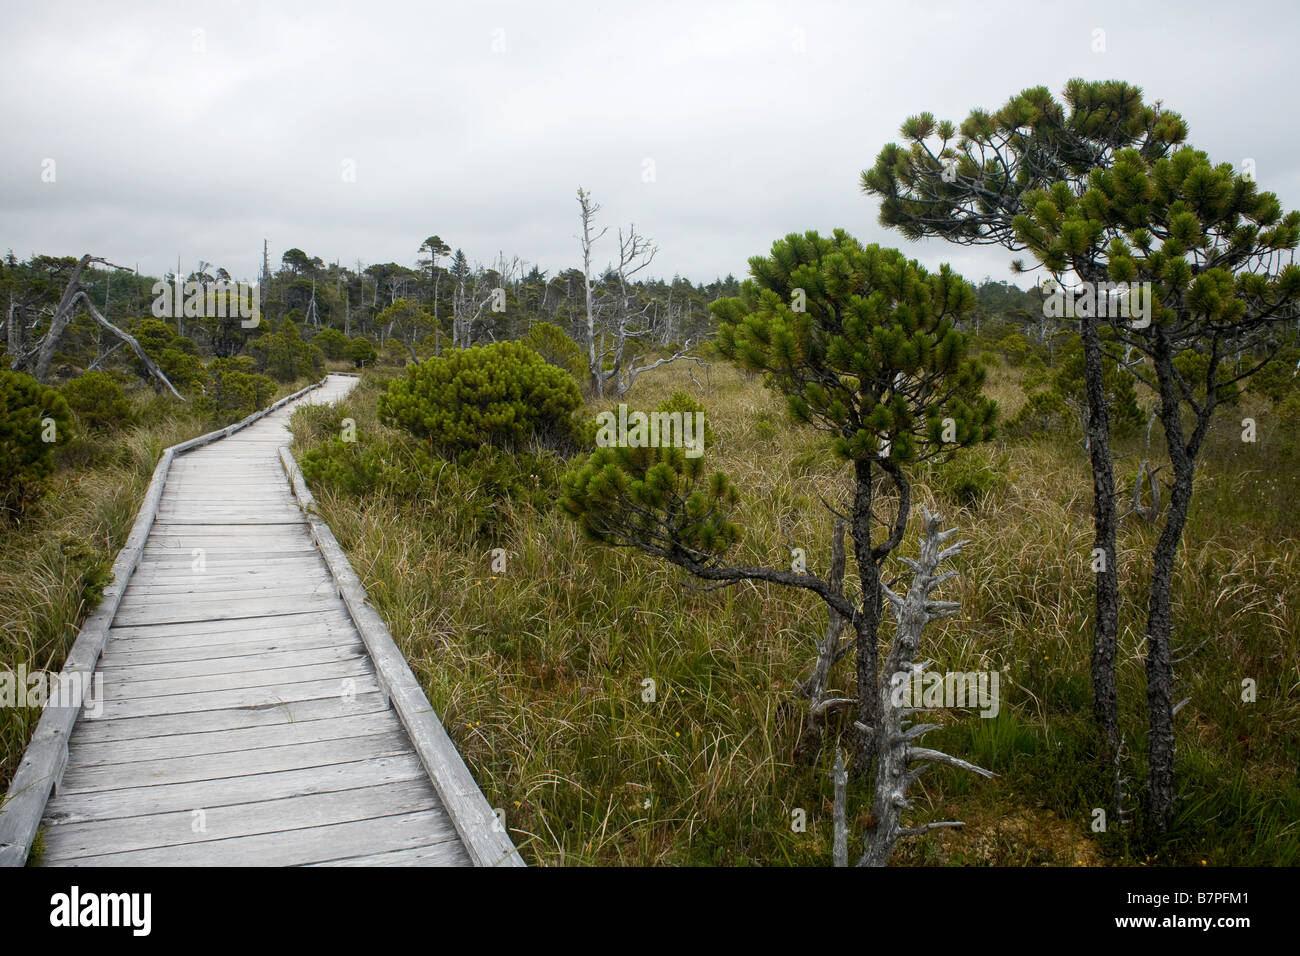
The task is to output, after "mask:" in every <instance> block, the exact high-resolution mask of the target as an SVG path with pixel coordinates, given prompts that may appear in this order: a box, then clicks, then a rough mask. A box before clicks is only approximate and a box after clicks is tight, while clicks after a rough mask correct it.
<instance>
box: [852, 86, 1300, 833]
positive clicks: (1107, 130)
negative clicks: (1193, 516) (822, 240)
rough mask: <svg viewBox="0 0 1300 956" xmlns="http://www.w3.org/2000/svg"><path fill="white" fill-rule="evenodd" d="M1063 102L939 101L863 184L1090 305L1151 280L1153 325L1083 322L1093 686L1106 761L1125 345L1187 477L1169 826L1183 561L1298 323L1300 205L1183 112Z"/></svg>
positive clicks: (1171, 515) (1127, 101) (1154, 735)
mask: <svg viewBox="0 0 1300 956" xmlns="http://www.w3.org/2000/svg"><path fill="white" fill-rule="evenodd" d="M1064 101H1065V102H1064V104H1061V103H1058V102H1057V101H1056V100H1054V99H1053V98H1052V96H1051V93H1050V92H1049V91H1048V90H1047V89H1046V88H1043V87H1037V88H1034V89H1030V90H1026V91H1025V92H1023V93H1021V94H1020V95H1019V96H1016V97H1013V98H1012V99H1011V100H1010V101H1009V102H1008V103H1007V104H1006V106H1004V107H1003V108H1002V109H1001V110H999V111H997V112H996V113H992V114H990V113H987V112H985V111H983V110H975V111H973V112H972V113H971V114H970V116H969V117H968V118H967V119H966V120H965V122H964V123H963V124H962V126H961V129H960V133H959V132H958V130H957V128H956V127H955V126H954V125H953V124H952V123H949V122H942V123H939V122H936V121H935V119H934V117H933V116H932V115H930V114H928V113H923V114H921V115H919V116H914V117H911V118H909V119H908V120H907V121H906V122H905V123H904V124H903V127H902V134H903V136H904V138H905V139H906V141H907V142H906V145H905V146H899V145H896V144H889V145H887V146H886V147H885V148H884V149H882V150H881V152H880V154H879V157H878V158H877V160H876V164H875V166H874V167H873V168H872V169H870V170H867V171H865V172H864V173H863V175H862V186H863V189H864V191H866V192H867V193H870V194H874V195H877V196H879V197H880V199H881V214H880V216H881V221H882V222H883V223H885V224H886V225H890V226H895V227H897V228H899V229H901V230H902V231H903V233H904V234H905V235H907V236H909V237H910V238H919V237H921V236H938V237H942V238H945V239H948V240H949V241H953V242H958V243H963V244H997V245H1002V246H1003V247H1005V248H1007V249H1009V250H1022V249H1027V250H1029V251H1030V252H1031V253H1032V254H1033V255H1034V256H1035V258H1036V259H1037V260H1038V262H1039V264H1040V265H1041V266H1042V267H1044V268H1045V269H1046V271H1047V272H1049V273H1050V274H1051V275H1052V276H1053V278H1054V279H1055V280H1056V281H1058V282H1063V283H1065V284H1066V285H1068V286H1071V287H1078V288H1084V289H1086V290H1088V291H1090V292H1091V293H1092V295H1093V299H1094V301H1099V294H1100V293H1101V292H1102V290H1104V289H1105V288H1106V286H1107V283H1146V282H1150V283H1151V284H1152V285H1151V296H1150V298H1151V301H1149V302H1148V303H1147V306H1148V308H1149V312H1150V314H1149V316H1148V318H1149V320H1150V321H1149V324H1146V325H1145V326H1144V325H1143V323H1141V322H1136V321H1133V319H1132V316H1131V315H1130V316H1128V317H1126V319H1125V321H1116V320H1115V318H1113V317H1107V316H1104V315H1098V314H1097V310H1095V309H1094V310H1092V311H1091V312H1090V313H1086V314H1085V313H1080V314H1079V315H1078V323H1079V325H1078V327H1079V332H1080V336H1081V340H1082V345H1083V352H1084V377H1085V386H1086V396H1087V404H1088V418H1087V433H1088V437H1089V454H1090V459H1091V464H1092V471H1093V515H1094V529H1095V541H1094V544H1095V547H1096V548H1097V549H1099V550H1100V551H1101V553H1102V554H1103V555H1104V557H1105V561H1104V563H1103V564H1102V565H1101V568H1100V570H1099V571H1098V573H1097V575H1096V617H1095V621H1094V633H1093V652H1092V680H1093V702H1094V710H1095V712H1096V716H1097V719H1098V722H1099V724H1100V726H1101V728H1102V730H1103V732H1104V735H1105V741H1106V745H1107V749H1108V751H1109V752H1108V753H1107V754H1106V755H1105V759H1106V762H1107V763H1109V762H1111V761H1112V760H1113V759H1114V754H1115V752H1116V750H1117V748H1118V743H1119V739H1118V738H1119V734H1118V718H1117V704H1116V690H1115V676H1114V666H1115V647H1116V635H1117V633H1118V615H1119V602H1118V594H1119V587H1118V575H1117V568H1116V549H1115V530H1116V491H1115V484H1114V465H1113V458H1112V454H1111V448H1110V423H1109V418H1108V413H1107V408H1106V400H1105V394H1106V382H1105V378H1104V371H1105V364H1106V363H1107V362H1123V361H1124V360H1125V358H1126V357H1127V356H1125V355H1124V354H1123V352H1122V351H1121V347H1122V348H1123V349H1126V350H1128V351H1130V352H1131V351H1132V350H1134V349H1136V350H1138V351H1140V353H1141V355H1140V361H1129V362H1128V363H1127V364H1128V367H1129V369H1130V370H1131V371H1132V372H1133V373H1134V374H1135V375H1138V376H1139V378H1140V379H1141V380H1142V381H1144V382H1145V383H1146V384H1148V385H1149V386H1150V387H1151V388H1152V389H1153V391H1154V393H1155V395H1156V403H1157V413H1158V416H1159V419H1160V421H1161V424H1162V426H1163V429H1164V433H1165V442H1166V446H1167V448H1168V452H1169V457H1170V464H1171V470H1172V473H1173V481H1172V488H1171V495H1170V507H1169V512H1168V515H1167V517H1166V520H1165V524H1164V526H1163V528H1162V530H1161V534H1160V538H1159V540H1158V542H1157V544H1156V547H1155V549H1154V551H1153V553H1152V575H1151V587H1150V591H1149V597H1148V609H1147V627H1146V636H1147V655H1148V656H1147V698H1148V719H1149V730H1150V735H1149V746H1150V753H1149V775H1148V810H1149V822H1150V824H1151V825H1152V827H1153V828H1154V830H1155V831H1156V832H1163V831H1164V830H1166V829H1167V828H1168V826H1169V824H1170V821H1171V816H1172V809H1173V793H1174V790H1173V754H1174V736H1173V714H1174V712H1175V709H1176V708H1175V706H1174V703H1173V673H1172V664H1171V653H1170V640H1171V633H1172V621H1171V617H1170V607H1171V601H1170V590H1171V586H1172V573H1173V559H1174V555H1175V553H1176V551H1177V547H1178V543H1179V540H1180V539H1181V535H1182V531H1183V528H1184V526H1185V524H1186V519H1187V511H1188V507H1189V505H1190V502H1191V498H1192V488H1193V479H1194V475H1195V469H1196V462H1197V458H1198V457H1199V455H1200V454H1201V452H1202V451H1203V449H1204V441H1205V438H1206V436H1207V434H1208V431H1209V427H1210V424H1211V420H1212V418H1213V414H1214V411H1215V409H1216V408H1217V407H1218V405H1219V404H1220V401H1221V399H1222V397H1223V395H1224V394H1225V392H1226V391H1227V389H1229V388H1231V387H1232V386H1233V385H1234V384H1235V383H1236V382H1238V381H1240V380H1242V379H1243V378H1245V377H1247V376H1248V375H1250V374H1251V373H1252V372H1253V371H1254V369H1255V368H1258V367H1259V366H1260V365H1261V364H1263V361H1265V360H1267V358H1268V355H1269V351H1270V349H1271V348H1272V347H1273V345H1272V343H1273V342H1274V341H1275V340H1276V330H1277V326H1278V323H1280V322H1284V321H1286V320H1288V319H1292V318H1294V317H1295V314H1296V312H1295V308H1296V302H1297V296H1298V294H1300V270H1297V269H1296V267H1295V266H1294V265H1292V264H1290V263H1289V262H1287V263H1286V264H1284V262H1283V260H1284V258H1287V259H1289V257H1290V254H1291V253H1292V252H1293V250H1294V249H1295V247H1296V245H1297V239H1298V237H1300V214H1297V213H1294V212H1292V213H1289V214H1287V215H1285V216H1284V215H1283V214H1282V211H1281V207H1280V205H1279V203H1278V201H1277V197H1276V196H1274V195H1273V194H1272V193H1263V192H1259V191H1258V190H1257V188H1256V186H1255V183H1254V182H1253V178H1252V177H1251V176H1247V175H1243V174H1241V173H1238V172H1235V171H1234V170H1233V168H1232V167H1231V166H1229V165H1219V166H1213V165H1211V164H1210V162H1209V160H1208V158H1207V157H1206V155H1205V153H1203V152H1200V151H1198V150H1194V149H1191V148H1189V147H1180V144H1181V143H1183V142H1184V141H1185V140H1186V138H1187V125H1186V123H1185V122H1184V121H1183V119H1182V117H1181V116H1179V115H1178V114H1176V113H1173V112H1170V111H1167V110H1165V109H1163V108H1162V107H1161V105H1160V104H1159V103H1157V104H1154V105H1146V104H1144V103H1143V100H1142V94H1141V91H1140V90H1139V89H1138V88H1137V87H1134V86H1131V85H1129V84H1127V83H1123V82H1119V81H1105V82H1091V83H1090V82H1085V81H1083V80H1071V81H1070V82H1069V83H1068V84H1067V85H1066V88H1065V92H1064ZM1111 316H1114V313H1113V312H1112V313H1111ZM1103 333H1104V335H1103ZM1110 343H1113V345H1112V344H1110ZM1252 350H1254V355H1255V360H1254V361H1252V362H1247V363H1246V365H1245V367H1244V368H1240V369H1239V368H1237V367H1235V366H1234V367H1233V368H1232V369H1231V370H1229V369H1228V368H1227V367H1226V366H1225V361H1224V360H1225V358H1226V357H1227V356H1228V355H1229V354H1234V355H1235V354H1238V353H1239V352H1242V351H1244V352H1247V353H1250V352H1251V351H1252ZM1185 408H1187V409H1190V410H1191V412H1192V419H1193V421H1192V424H1191V428H1190V431H1189V430H1188V428H1187V426H1186V425H1185V424H1184V420H1183V413H1184V409H1185Z"/></svg>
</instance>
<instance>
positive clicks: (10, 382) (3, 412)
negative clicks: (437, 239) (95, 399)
mask: <svg viewBox="0 0 1300 956" xmlns="http://www.w3.org/2000/svg"><path fill="white" fill-rule="evenodd" d="M71 434H72V410H71V409H70V408H68V403H67V401H66V400H65V399H64V397H63V396H62V395H61V394H59V392H58V390H57V389H53V388H50V387H49V386H46V385H41V384H40V383H39V382H37V381H36V379H34V378H32V377H31V376H30V375H27V374H26V373H24V372H10V371H7V370H6V371H0V514H2V515H3V516H5V517H6V518H17V517H21V516H22V515H23V514H24V513H25V512H26V511H27V510H28V508H30V506H31V505H32V504H33V503H35V501H36V500H37V499H38V498H40V496H41V495H42V494H43V493H44V491H45V489H46V487H47V486H48V482H49V477H50V475H51V474H52V473H53V471H54V455H53V451H54V446H55V445H56V444H58V443H60V442H63V441H66V440H67V439H68V438H70V437H71ZM47 438H52V439H53V440H52V441H47V440H45V439H47Z"/></svg>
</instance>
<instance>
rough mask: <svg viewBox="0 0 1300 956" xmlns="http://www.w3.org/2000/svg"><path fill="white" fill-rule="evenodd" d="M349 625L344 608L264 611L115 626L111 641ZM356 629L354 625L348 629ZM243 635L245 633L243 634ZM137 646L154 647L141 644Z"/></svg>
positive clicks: (177, 640)
mask: <svg viewBox="0 0 1300 956" xmlns="http://www.w3.org/2000/svg"><path fill="white" fill-rule="evenodd" d="M335 627H343V628H345V629H348V628H351V622H350V621H348V620H347V619H346V611H345V610H334V609H331V610H327V611H308V612H298V613H294V614H264V615H262V616H261V617H256V618H248V619H245V620H234V621H229V620H220V621H190V622H187V623H181V624H137V625H135V626H133V627H114V628H113V630H112V635H111V638H110V639H111V640H112V641H114V642H117V641H132V642H134V641H141V642H143V641H149V640H156V639H159V638H166V639H167V640H168V641H169V646H172V647H190V646H194V645H198V644H221V643H225V642H226V640H231V641H233V640H244V639H247V640H258V639H260V638H261V637H262V636H263V635H262V633H261V632H264V631H278V632H284V633H285V634H289V635H302V634H314V633H316V632H317V630H318V629H325V628H335ZM351 629H352V630H353V631H354V632H355V628H351ZM243 635H247V637H244V636H243ZM139 646H140V647H149V646H153V645H150V644H143V643H142V644H140V645H139Z"/></svg>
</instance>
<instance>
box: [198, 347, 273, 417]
mask: <svg viewBox="0 0 1300 956" xmlns="http://www.w3.org/2000/svg"><path fill="white" fill-rule="evenodd" d="M251 364H252V363H251V362H249V361H248V360H247V359H246V358H244V357H243V356H240V357H238V358H219V359H213V360H212V362H211V363H210V364H209V365H208V369H207V375H208V384H207V387H206V390H205V391H204V393H203V395H201V396H200V397H199V398H197V399H196V400H195V406H196V407H197V408H198V409H199V411H200V412H202V413H203V414H204V415H206V416H207V417H209V418H215V419H219V420H224V421H229V420H231V419H238V418H246V417H248V416H249V415H251V414H253V412H255V411H257V410H258V409H262V408H265V407H266V406H267V405H269V404H271V401H272V400H273V399H274V398H275V393H276V384H275V382H274V381H272V380H271V379H270V378H268V377H267V376H265V375H259V374H257V373H255V372H249V371H248V368H249V367H250V365H251Z"/></svg>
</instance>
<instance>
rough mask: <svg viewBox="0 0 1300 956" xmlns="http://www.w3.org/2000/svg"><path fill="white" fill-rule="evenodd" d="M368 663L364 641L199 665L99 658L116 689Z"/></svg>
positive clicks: (102, 670) (106, 679)
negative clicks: (133, 684) (138, 683)
mask: <svg viewBox="0 0 1300 956" xmlns="http://www.w3.org/2000/svg"><path fill="white" fill-rule="evenodd" d="M369 660H370V658H369V656H368V655H367V654H366V648H365V645H364V644H362V643H361V641H356V642H355V643H353V644H349V645H346V646H344V647H339V646H337V645H326V646H325V647H310V648H283V649H278V650H273V651H262V652H260V653H253V654H240V655H238V656H235V657H215V658H209V659H207V660H198V661H195V660H189V661H167V662H152V663H135V664H122V663H119V662H116V661H108V662H106V661H105V660H104V659H103V658H100V662H99V673H102V674H103V675H104V683H105V684H106V685H109V686H117V685H120V684H123V683H125V682H129V681H155V680H168V679H171V680H193V679H195V678H199V677H211V676H215V675H218V674H244V673H247V672H250V671H253V672H257V671H265V670H269V671H276V670H281V669H283V668H285V667H306V666H308V665H312V664H336V663H345V662H352V661H366V662H369Z"/></svg>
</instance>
